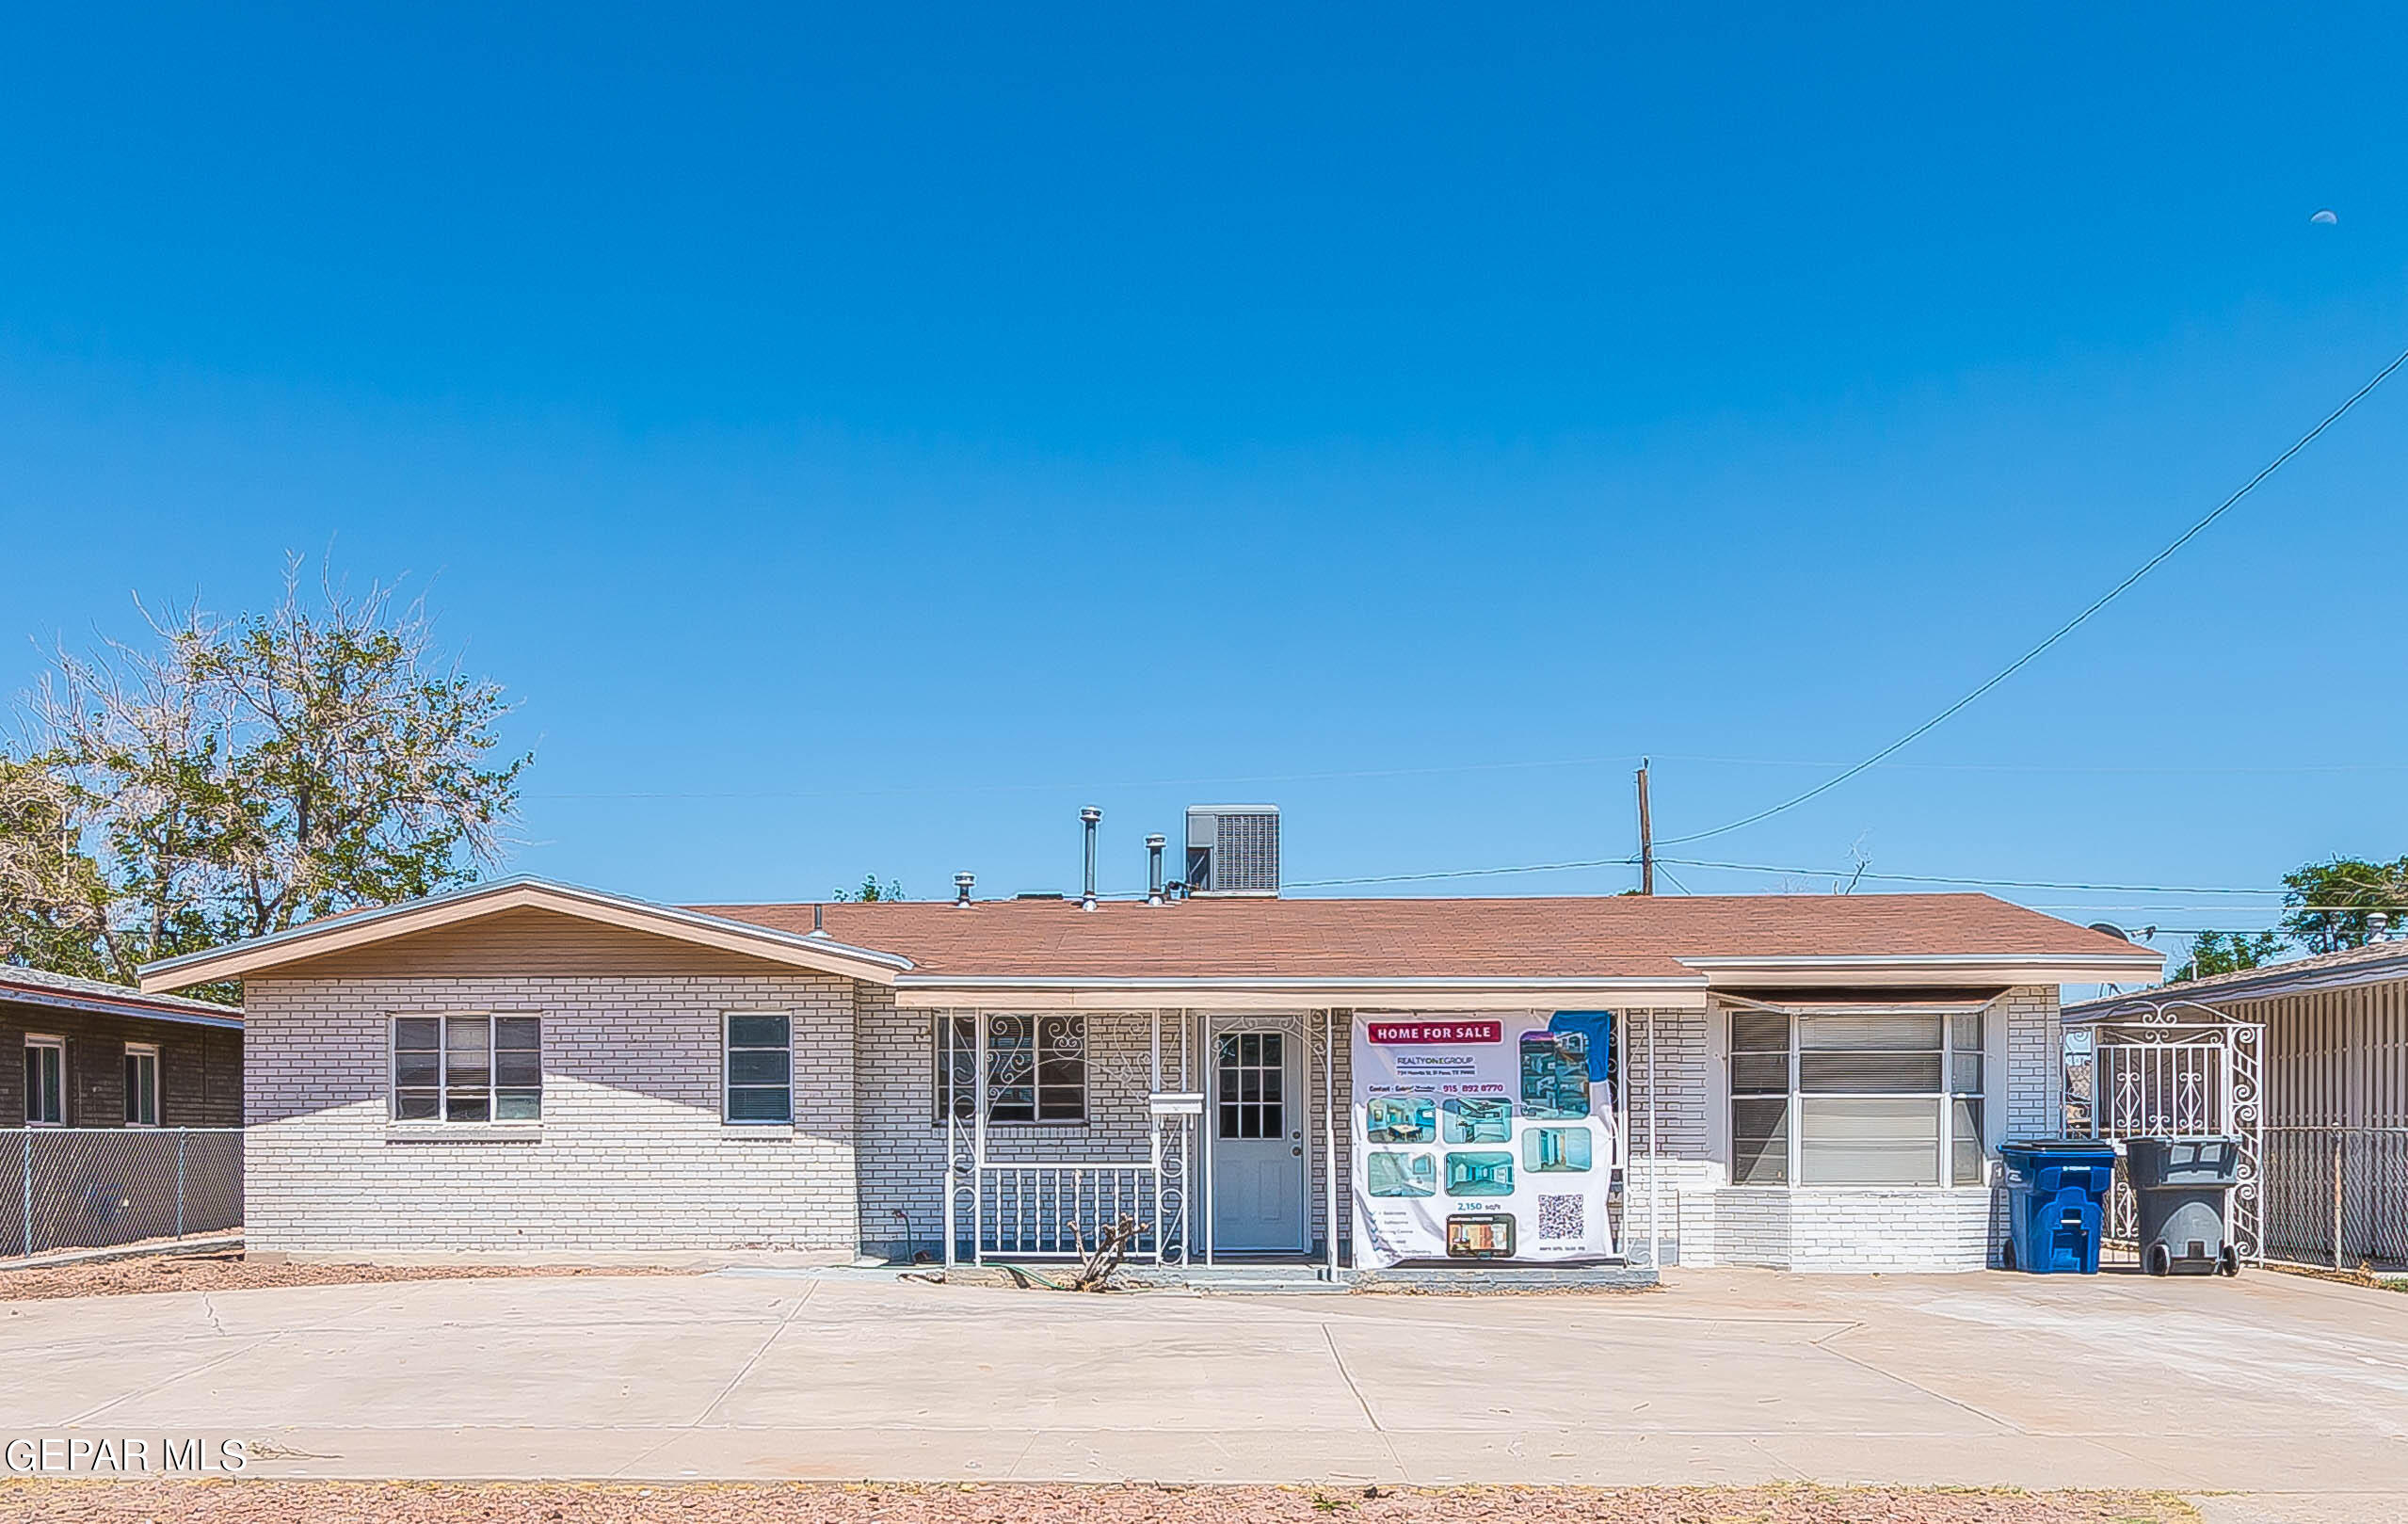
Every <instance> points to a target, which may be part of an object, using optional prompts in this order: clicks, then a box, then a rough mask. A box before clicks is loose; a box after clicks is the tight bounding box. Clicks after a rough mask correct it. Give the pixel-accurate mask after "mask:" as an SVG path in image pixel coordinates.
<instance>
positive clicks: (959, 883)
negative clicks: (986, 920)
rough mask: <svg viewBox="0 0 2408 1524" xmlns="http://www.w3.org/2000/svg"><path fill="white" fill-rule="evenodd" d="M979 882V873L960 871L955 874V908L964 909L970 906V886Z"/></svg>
mask: <svg viewBox="0 0 2408 1524" xmlns="http://www.w3.org/2000/svg"><path fill="white" fill-rule="evenodd" d="M977 882H978V875H977V874H973V873H958V874H954V906H955V908H957V909H962V910H967V909H969V908H970V887H971V885H972V884H975V883H977Z"/></svg>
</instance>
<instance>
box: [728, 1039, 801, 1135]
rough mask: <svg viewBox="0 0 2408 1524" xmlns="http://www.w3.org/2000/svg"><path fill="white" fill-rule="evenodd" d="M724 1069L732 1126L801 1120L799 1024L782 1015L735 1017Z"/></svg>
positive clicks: (729, 1117) (729, 1118)
mask: <svg viewBox="0 0 2408 1524" xmlns="http://www.w3.org/2000/svg"><path fill="white" fill-rule="evenodd" d="M724 1052H725V1054H726V1057H725V1060H724V1064H725V1067H726V1072H727V1090H726V1096H725V1101H726V1104H725V1107H724V1109H723V1110H722V1111H721V1113H720V1115H722V1116H724V1117H725V1118H726V1119H727V1120H729V1121H730V1122H791V1121H793V1120H794V1119H795V1034H794V1021H793V1019H791V1018H789V1017H787V1016H785V1015H784V1014H782V1013H779V1012H762V1013H750V1012H746V1013H742V1014H736V1013H730V1015H729V1017H728V1023H727V1041H726V1044H725V1045H724Z"/></svg>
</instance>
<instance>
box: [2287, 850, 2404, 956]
mask: <svg viewBox="0 0 2408 1524" xmlns="http://www.w3.org/2000/svg"><path fill="white" fill-rule="evenodd" d="M2283 887H2284V889H2285V890H2287V892H2286V893H2285V894H2284V895H2283V903H2284V904H2285V905H2287V906H2291V910H2290V913H2289V914H2288V915H2286V916H2284V917H2283V931H2284V933H2285V935H2287V936H2288V937H2289V938H2291V939H2292V940H2293V941H2296V942H2298V943H2299V944H2300V945H2301V946H2303V947H2305V948H2306V949H2307V950H2308V951H2309V952H2311V953H2332V952H2337V951H2339V950H2340V949H2342V948H2345V947H2364V946H2365V945H2366V944H2367V941H2368V938H2370V937H2371V936H2372V935H2373V930H2372V928H2371V927H2369V926H2368V924H2367V917H2368V914H2369V913H2371V912H2373V911H2376V910H2381V911H2384V913H2385V914H2387V915H2389V916H2390V918H2391V920H2392V922H2393V923H2394V924H2398V923H2400V922H2401V921H2402V919H2403V917H2402V913H2401V907H2402V906H2408V857H2402V858H2398V859H2397V860H2395V861H2391V862H2369V861H2366V860H2363V859H2361V858H2328V859H2327V860H2325V861H2323V862H2311V863H2309V864H2307V865H2306V866H2305V867H2304V868H2301V869H2299V870H2298V871H2296V872H2294V873H2288V874H2284V875H2283Z"/></svg>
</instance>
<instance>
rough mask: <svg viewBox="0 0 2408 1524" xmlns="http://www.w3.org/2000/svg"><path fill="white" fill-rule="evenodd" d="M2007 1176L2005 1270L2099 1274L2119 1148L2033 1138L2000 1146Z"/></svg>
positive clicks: (2076, 1140)
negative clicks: (2108, 1194) (2109, 1194)
mask: <svg viewBox="0 0 2408 1524" xmlns="http://www.w3.org/2000/svg"><path fill="white" fill-rule="evenodd" d="M1999 1163H2000V1164H2001V1165H2002V1166H2003V1167H2004V1169H2005V1172H2006V1179H2007V1268H2008V1269H2009V1270H2024V1271H2029V1272H2031V1274H2032V1275H2097V1274H2098V1241H2099V1238H2100V1236H2101V1233H2102V1230H2103V1229H2104V1228H2105V1227H2106V1224H2107V1193H2108V1191H2109V1189H2110V1188H2111V1187H2112V1186H2113V1185H2114V1183H2115V1146H2114V1145H2113V1144H2111V1143H2104V1142H2101V1141H2099V1140H2098V1139H2095V1138H2034V1139H2031V1140H2028V1141H2026V1142H2022V1143H2004V1144H2000V1145H1999Z"/></svg>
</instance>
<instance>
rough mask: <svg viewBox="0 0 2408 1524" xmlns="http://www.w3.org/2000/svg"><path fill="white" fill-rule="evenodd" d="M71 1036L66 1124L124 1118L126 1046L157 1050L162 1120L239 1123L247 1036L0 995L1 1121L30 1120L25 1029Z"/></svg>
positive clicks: (7, 1124) (110, 1123) (108, 1123)
mask: <svg viewBox="0 0 2408 1524" xmlns="http://www.w3.org/2000/svg"><path fill="white" fill-rule="evenodd" d="M27 1033H34V1034H37V1035H43V1036H52V1037H64V1038H65V1039H66V1040H67V1125H68V1126H70V1127H123V1126H124V1125H125V1045H126V1044H127V1043H129V1042H147V1043H155V1044H157V1045H158V1049H159V1124H160V1125H161V1126H162V1127H240V1126H241V1125H242V1120H243V1035H242V1034H241V1033H239V1032H231V1031H228V1030H226V1029H224V1028H222V1027H202V1026H193V1025H190V1024H188V1023H185V1022H181V1021H144V1020H138V1019H132V1018H128V1017H120V1016H97V1015H93V1014H91V1013H88V1012H83V1011H68V1010H61V1009H59V1008H57V1007H56V1006H50V1005H23V1004H16V1003H9V1002H5V1001H0V1128H11V1127H22V1126H24V1119H25V1062H24V1047H25V1035H26V1034H27Z"/></svg>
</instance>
